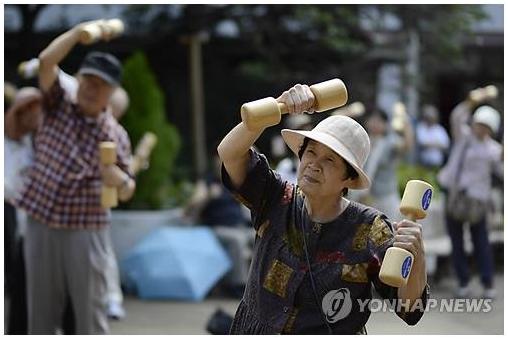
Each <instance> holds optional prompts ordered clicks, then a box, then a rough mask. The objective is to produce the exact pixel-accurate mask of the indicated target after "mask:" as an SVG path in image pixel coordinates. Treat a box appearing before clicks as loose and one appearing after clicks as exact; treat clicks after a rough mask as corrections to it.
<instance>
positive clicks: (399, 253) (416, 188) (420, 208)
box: [379, 180, 433, 287]
mask: <svg viewBox="0 0 508 339" xmlns="http://www.w3.org/2000/svg"><path fill="white" fill-rule="evenodd" d="M432 191H433V188H432V186H431V185H430V184H428V183H426V182H425V181H421V180H410V181H408V182H407V184H406V189H405V190H404V195H403V196H402V201H401V202H400V212H401V213H402V214H403V215H404V216H406V218H408V219H410V220H412V221H416V220H419V219H423V218H425V217H426V216H427V209H428V208H429V206H430V201H431V199H432ZM413 262H414V256H413V254H412V253H411V252H409V251H407V250H405V249H403V248H399V247H390V248H389V249H388V250H387V251H386V254H385V257H384V260H383V264H382V265H381V270H380V271H379V279H380V280H381V281H382V282H384V283H385V284H387V285H390V286H393V287H402V286H404V285H406V284H407V280H408V278H409V275H410V274H411V268H412V266H413Z"/></svg>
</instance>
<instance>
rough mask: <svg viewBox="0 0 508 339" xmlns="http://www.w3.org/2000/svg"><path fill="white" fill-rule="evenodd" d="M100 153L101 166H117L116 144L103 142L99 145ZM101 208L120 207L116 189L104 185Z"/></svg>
mask: <svg viewBox="0 0 508 339" xmlns="http://www.w3.org/2000/svg"><path fill="white" fill-rule="evenodd" d="M99 153H100V161H101V164H103V165H114V164H116V144H115V143H114V142H110V141H104V142H101V143H100V144H99ZM101 206H102V207H104V208H112V207H116V206H118V192H117V188H116V187H110V186H106V185H102V187H101Z"/></svg>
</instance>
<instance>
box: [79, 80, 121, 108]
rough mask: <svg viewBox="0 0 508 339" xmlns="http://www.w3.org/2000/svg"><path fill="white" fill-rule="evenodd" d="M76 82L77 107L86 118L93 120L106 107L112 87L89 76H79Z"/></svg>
mask: <svg viewBox="0 0 508 339" xmlns="http://www.w3.org/2000/svg"><path fill="white" fill-rule="evenodd" d="M78 80H79V88H78V106H79V107H80V108H81V110H82V111H83V113H84V114H85V115H86V116H89V117H92V118H95V117H97V116H98V115H99V114H100V113H101V112H102V111H103V110H104V109H105V108H106V107H107V106H108V104H109V99H110V97H111V94H113V90H114V87H113V86H112V85H110V84H109V83H107V82H106V81H104V80H103V79H101V78H99V77H98V76H95V75H90V74H81V75H79V77H78Z"/></svg>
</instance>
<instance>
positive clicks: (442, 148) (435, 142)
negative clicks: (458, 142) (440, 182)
mask: <svg viewBox="0 0 508 339" xmlns="http://www.w3.org/2000/svg"><path fill="white" fill-rule="evenodd" d="M422 118H423V119H422V121H420V122H419V123H418V125H417V126H416V144H417V148H418V149H419V151H420V152H419V154H420V157H419V162H420V164H421V165H422V166H425V167H427V168H429V169H438V168H440V167H441V166H442V165H443V162H444V160H445V155H446V153H447V151H448V148H449V147H450V138H449V137H448V133H446V130H445V129H444V127H443V126H441V125H440V124H439V113H438V111H437V109H436V107H434V106H432V105H425V106H424V107H423V114H422Z"/></svg>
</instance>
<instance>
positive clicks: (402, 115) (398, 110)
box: [392, 101, 407, 133]
mask: <svg viewBox="0 0 508 339" xmlns="http://www.w3.org/2000/svg"><path fill="white" fill-rule="evenodd" d="M406 121H407V110H406V105H404V104H403V103H402V102H400V101H397V102H396V103H395V104H394V105H393V116H392V128H393V130H394V131H395V132H399V133H402V132H403V131H404V128H405V126H406Z"/></svg>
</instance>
